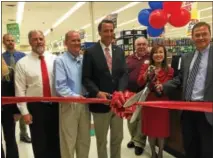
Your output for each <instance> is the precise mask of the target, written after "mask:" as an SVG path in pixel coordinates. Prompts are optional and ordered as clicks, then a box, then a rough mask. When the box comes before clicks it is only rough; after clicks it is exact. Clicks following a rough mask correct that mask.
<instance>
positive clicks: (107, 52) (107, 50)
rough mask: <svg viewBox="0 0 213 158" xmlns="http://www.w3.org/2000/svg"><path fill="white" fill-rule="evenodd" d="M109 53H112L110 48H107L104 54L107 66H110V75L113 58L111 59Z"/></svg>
mask: <svg viewBox="0 0 213 158" xmlns="http://www.w3.org/2000/svg"><path fill="white" fill-rule="evenodd" d="M109 51H110V50H109V48H108V47H106V48H105V49H104V52H105V53H104V54H105V57H106V61H107V65H108V68H109V71H110V73H111V71H112V57H111V55H110V52H109Z"/></svg>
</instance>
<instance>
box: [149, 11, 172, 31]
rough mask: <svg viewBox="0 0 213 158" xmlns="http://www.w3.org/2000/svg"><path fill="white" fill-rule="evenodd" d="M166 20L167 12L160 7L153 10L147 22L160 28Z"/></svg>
mask: <svg viewBox="0 0 213 158" xmlns="http://www.w3.org/2000/svg"><path fill="white" fill-rule="evenodd" d="M167 21H168V18H167V14H166V13H165V12H164V11H163V10H162V9H156V10H154V11H153V12H152V13H151V14H150V16H149V24H150V25H151V26H152V27H153V28H155V29H161V28H162V27H164V25H165V24H166V23H167Z"/></svg>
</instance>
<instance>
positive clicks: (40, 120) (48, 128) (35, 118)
mask: <svg viewBox="0 0 213 158" xmlns="http://www.w3.org/2000/svg"><path fill="white" fill-rule="evenodd" d="M28 39H29V43H30V46H31V47H32V52H31V53H30V54H29V55H27V56H25V57H24V58H22V59H21V60H19V61H18V63H17V65H16V69H15V91H16V96H17V97H25V96H40V97H43V96H44V97H50V96H51V95H54V92H53V90H52V87H53V63H54V60H55V56H54V55H52V54H51V53H48V52H46V51H45V38H44V35H43V33H42V32H41V31H38V30H33V31H30V32H29V34H28ZM18 108H19V110H20V111H21V114H22V115H23V117H24V120H25V122H26V123H27V124H29V125H30V132H31V137H32V145H33V152H34V156H35V158H60V150H59V132H58V103H52V102H36V103H27V104H26V103H18Z"/></svg>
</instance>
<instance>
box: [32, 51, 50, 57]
mask: <svg viewBox="0 0 213 158" xmlns="http://www.w3.org/2000/svg"><path fill="white" fill-rule="evenodd" d="M47 53H50V52H47V51H44V53H43V54H42V55H43V56H46V55H47ZM31 55H32V56H34V57H36V58H39V56H40V55H38V54H37V53H35V52H33V51H32V52H31Z"/></svg>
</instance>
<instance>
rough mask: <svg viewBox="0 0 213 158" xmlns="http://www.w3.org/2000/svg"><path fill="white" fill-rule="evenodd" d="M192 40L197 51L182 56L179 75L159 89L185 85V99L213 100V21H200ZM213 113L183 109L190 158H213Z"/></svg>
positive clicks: (183, 91) (167, 89)
mask: <svg viewBox="0 0 213 158" xmlns="http://www.w3.org/2000/svg"><path fill="white" fill-rule="evenodd" d="M192 40H193V41H194V43H195V46H196V51H195V52H194V53H188V54H186V55H184V56H183V57H182V63H181V70H180V73H179V75H178V76H176V77H175V78H174V79H173V80H170V81H168V82H167V83H165V84H164V85H163V87H162V86H157V89H158V91H162V90H163V91H164V93H165V94H167V95H168V94H169V93H172V91H173V90H174V89H177V88H182V99H183V100H184V101H200V102H203V101H206V102H213V97H212V94H213V84H212V82H213V80H212V75H213V74H212V71H213V66H212V62H213V55H212V54H213V48H212V44H211V30H210V26H209V24H207V23H205V22H199V23H197V24H196V25H195V26H194V27H193V29H192ZM200 106H202V103H201V105H200ZM212 115H213V113H204V112H193V111H183V112H182V115H181V125H182V134H183V142H184V149H185V154H186V158H212V157H213V156H212V148H213V147H212V126H213V120H212V118H213V117H212Z"/></svg>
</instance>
